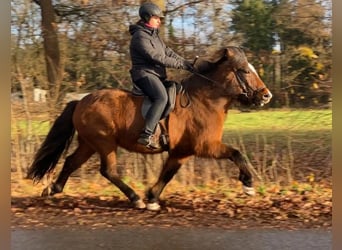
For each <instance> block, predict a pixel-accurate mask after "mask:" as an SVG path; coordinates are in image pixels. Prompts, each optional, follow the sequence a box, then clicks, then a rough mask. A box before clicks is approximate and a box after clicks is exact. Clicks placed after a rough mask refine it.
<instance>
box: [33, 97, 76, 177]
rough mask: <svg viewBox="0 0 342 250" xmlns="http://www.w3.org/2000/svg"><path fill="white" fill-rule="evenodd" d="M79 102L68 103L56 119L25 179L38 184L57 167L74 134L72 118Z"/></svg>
mask: <svg viewBox="0 0 342 250" xmlns="http://www.w3.org/2000/svg"><path fill="white" fill-rule="evenodd" d="M78 102H79V101H78V100H75V101H71V102H69V103H68V104H67V105H66V107H65V108H64V110H63V111H62V113H61V114H60V115H59V116H58V117H57V119H56V120H55V122H54V124H53V125H52V128H51V129H50V131H49V133H48V134H47V136H46V138H45V140H44V142H43V143H42V145H41V146H40V148H39V150H38V151H37V153H36V154H35V156H34V160H33V163H32V165H31V166H30V168H29V170H28V174H27V177H28V178H30V179H33V180H34V181H35V182H39V181H40V180H41V179H42V178H43V177H44V175H45V174H46V173H49V172H51V171H52V170H53V169H54V168H55V167H56V165H57V162H58V160H59V158H60V157H61V155H62V153H63V152H66V151H67V150H68V148H69V146H70V144H71V142H72V139H73V136H74V134H75V127H74V124H73V122H72V116H73V113H74V110H75V108H76V105H77V103H78Z"/></svg>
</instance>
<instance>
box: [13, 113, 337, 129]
mask: <svg viewBox="0 0 342 250" xmlns="http://www.w3.org/2000/svg"><path fill="white" fill-rule="evenodd" d="M50 126H51V123H50V122H49V121H31V132H30V131H28V122H27V121H25V120H18V121H16V123H15V124H12V131H11V133H12V135H15V134H17V133H18V134H21V135H27V134H30V133H32V134H34V135H46V134H47V133H48V131H49V129H50ZM224 129H225V130H226V131H227V132H239V131H245V132H251V131H254V130H255V131H296V132H305V131H322V130H326V131H329V130H331V129H332V110H262V111H252V112H240V111H238V110H231V111H229V114H228V118H227V120H226V122H225V124H224Z"/></svg>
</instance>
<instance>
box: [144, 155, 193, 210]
mask: <svg viewBox="0 0 342 250" xmlns="http://www.w3.org/2000/svg"><path fill="white" fill-rule="evenodd" d="M187 160H188V157H185V158H178V157H174V156H170V157H169V158H168V159H167V161H166V162H165V164H164V166H163V168H162V170H161V172H160V174H159V178H158V181H157V182H156V183H155V184H154V185H153V186H152V187H151V188H150V189H149V190H148V192H147V199H148V203H147V209H148V210H151V211H158V210H160V205H159V202H158V201H159V197H160V194H161V193H162V191H163V190H164V188H165V186H166V185H167V183H169V181H170V180H171V179H172V178H173V176H174V175H175V174H176V173H177V172H178V170H179V168H180V167H181V166H182V165H183V164H184V163H185V162H186V161H187Z"/></svg>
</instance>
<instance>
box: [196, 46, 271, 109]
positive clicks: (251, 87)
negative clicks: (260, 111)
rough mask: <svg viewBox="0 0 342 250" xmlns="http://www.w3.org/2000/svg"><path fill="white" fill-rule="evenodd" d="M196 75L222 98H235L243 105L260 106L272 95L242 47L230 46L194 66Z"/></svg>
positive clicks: (268, 100)
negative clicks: (225, 96)
mask: <svg viewBox="0 0 342 250" xmlns="http://www.w3.org/2000/svg"><path fill="white" fill-rule="evenodd" d="M195 68H196V69H197V71H198V74H199V75H201V74H205V75H206V76H211V77H212V79H208V77H207V79H208V80H210V81H211V84H214V85H215V87H217V88H219V90H220V91H221V92H222V94H225V95H229V96H232V97H234V98H235V99H236V100H238V101H239V102H240V103H242V104H244V105H257V106H263V105H264V104H267V103H269V102H270V100H271V98H272V93H271V91H270V90H269V89H268V88H267V87H266V85H265V83H264V82H263V81H262V80H261V78H260V76H259V75H258V73H257V71H256V70H255V68H254V67H253V65H252V64H250V63H249V62H248V60H247V57H246V55H245V53H244V51H243V49H242V48H241V47H235V46H229V47H226V48H224V49H221V50H218V51H216V53H214V54H213V55H212V56H211V57H210V58H209V59H207V60H201V61H199V62H198V63H196V65H195Z"/></svg>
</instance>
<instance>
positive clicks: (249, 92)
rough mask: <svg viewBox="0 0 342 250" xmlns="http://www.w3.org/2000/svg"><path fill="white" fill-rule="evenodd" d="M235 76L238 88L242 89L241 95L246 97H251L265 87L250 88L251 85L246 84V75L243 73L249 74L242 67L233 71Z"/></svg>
mask: <svg viewBox="0 0 342 250" xmlns="http://www.w3.org/2000/svg"><path fill="white" fill-rule="evenodd" d="M234 74H235V77H236V79H237V81H238V83H239V86H240V88H241V89H242V95H244V96H246V97H247V98H251V97H253V96H254V95H255V94H256V93H259V92H261V91H263V90H264V89H266V87H262V88H258V89H252V87H251V86H250V85H249V84H248V82H247V80H246V77H245V76H244V74H249V72H247V71H246V70H244V69H238V70H235V71H234Z"/></svg>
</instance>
